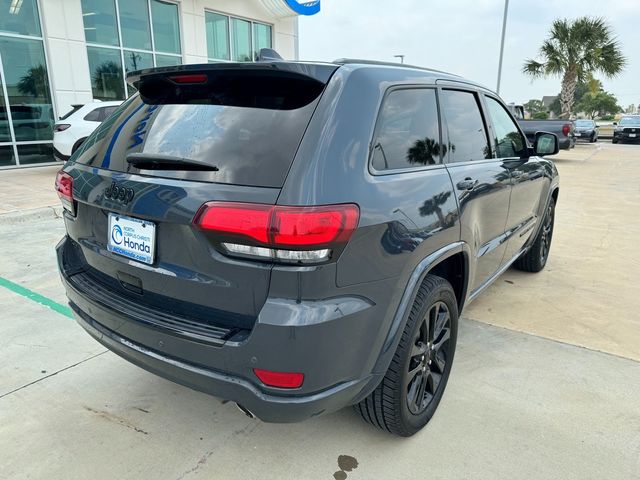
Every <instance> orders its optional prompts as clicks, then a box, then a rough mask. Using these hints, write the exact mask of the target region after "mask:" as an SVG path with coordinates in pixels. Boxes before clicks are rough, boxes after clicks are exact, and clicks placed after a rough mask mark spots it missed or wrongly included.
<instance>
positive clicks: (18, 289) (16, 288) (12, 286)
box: [0, 277, 73, 318]
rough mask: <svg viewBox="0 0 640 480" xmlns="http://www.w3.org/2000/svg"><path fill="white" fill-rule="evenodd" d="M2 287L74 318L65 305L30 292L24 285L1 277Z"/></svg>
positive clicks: (0, 284) (0, 285)
mask: <svg viewBox="0 0 640 480" xmlns="http://www.w3.org/2000/svg"><path fill="white" fill-rule="evenodd" d="M0 287H4V288H6V289H7V290H10V291H12V292H13V293H17V294H18V295H21V296H23V297H25V298H28V299H29V300H32V301H34V302H36V303H39V304H40V305H43V306H45V307H47V308H50V309H51V310H53V311H54V312H58V313H59V314H61V315H64V316H65V317H69V318H73V315H72V314H71V309H70V308H69V307H67V306H65V305H62V304H60V303H58V302H56V301H54V300H51V299H50V298H47V297H45V296H44V295H40V294H39V293H36V292H34V291H33V290H29V289H28V288H26V287H23V286H22V285H18V284H17V283H14V282H12V281H11V280H7V279H6V278H3V277H0Z"/></svg>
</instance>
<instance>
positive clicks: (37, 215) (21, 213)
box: [0, 205, 62, 226]
mask: <svg viewBox="0 0 640 480" xmlns="http://www.w3.org/2000/svg"><path fill="white" fill-rule="evenodd" d="M54 218H62V205H55V206H53V205H52V206H50V207H41V208H30V209H27V210H18V211H16V212H9V213H4V214H2V215H0V226H2V225H19V224H21V223H27V222H34V221H40V220H50V219H54Z"/></svg>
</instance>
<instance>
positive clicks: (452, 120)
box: [442, 90, 491, 163]
mask: <svg viewBox="0 0 640 480" xmlns="http://www.w3.org/2000/svg"><path fill="white" fill-rule="evenodd" d="M442 111H443V114H444V118H445V121H446V128H447V131H448V133H449V145H448V147H449V162H451V163H456V162H468V161H470V160H482V159H485V158H491V149H490V148H489V142H488V140H487V138H488V137H487V131H486V129H485V126H484V121H483V120H482V114H481V113H480V106H479V104H478V97H477V96H476V94H475V93H471V92H462V91H458V90H443V91H442Z"/></svg>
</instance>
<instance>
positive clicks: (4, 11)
mask: <svg viewBox="0 0 640 480" xmlns="http://www.w3.org/2000/svg"><path fill="white" fill-rule="evenodd" d="M0 31H2V32H9V33H18V34H20V35H30V36H34V37H39V36H40V35H41V32H40V20H39V18H38V4H37V0H0Z"/></svg>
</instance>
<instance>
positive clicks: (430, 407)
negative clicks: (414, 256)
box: [355, 275, 458, 437]
mask: <svg viewBox="0 0 640 480" xmlns="http://www.w3.org/2000/svg"><path fill="white" fill-rule="evenodd" d="M436 319H437V321H436ZM434 333H435V338H433V336H434ZM457 336H458V304H457V300H456V296H455V293H454V291H453V288H451V285H450V284H449V282H447V281H446V280H445V279H444V278H440V277H437V276H435V275H427V276H426V277H425V279H424V281H423V282H422V284H421V285H420V288H419V289H418V292H417V294H416V298H415V301H414V303H413V306H412V307H411V311H410V313H409V318H408V319H407V324H406V326H405V328H404V331H403V332H402V337H401V338H400V343H399V344H398V348H397V350H396V352H395V354H394V356H393V359H392V360H391V364H390V365H389V370H388V371H387V373H386V375H385V376H384V378H383V379H382V381H381V382H380V385H378V386H377V387H376V389H375V390H374V391H373V392H372V393H371V394H370V395H369V396H368V397H367V398H365V399H364V400H362V401H361V402H360V403H359V404H358V405H356V406H355V408H356V410H357V411H358V412H359V413H360V415H361V416H362V418H363V419H364V420H365V421H367V422H368V423H371V424H372V425H374V426H376V427H378V428H381V429H382V430H386V431H388V432H391V433H393V434H395V435H400V436H402V437H409V436H411V435H413V434H414V433H416V432H418V431H419V430H420V429H421V428H422V427H424V426H425V425H426V424H427V422H428V421H429V420H430V419H431V417H432V416H433V414H434V412H435V411H436V408H437V407H438V404H439V403H440V399H441V398H442V394H443V393H444V390H445V387H446V385H447V380H448V379H449V374H450V372H451V364H452V363H453V357H454V354H455V349H456V339H457ZM425 340H426V343H425V342H424V341H425ZM437 344H439V345H440V346H439V347H436V345H437ZM410 370H411V372H410ZM425 372H428V373H425ZM421 393H422V397H421Z"/></svg>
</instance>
